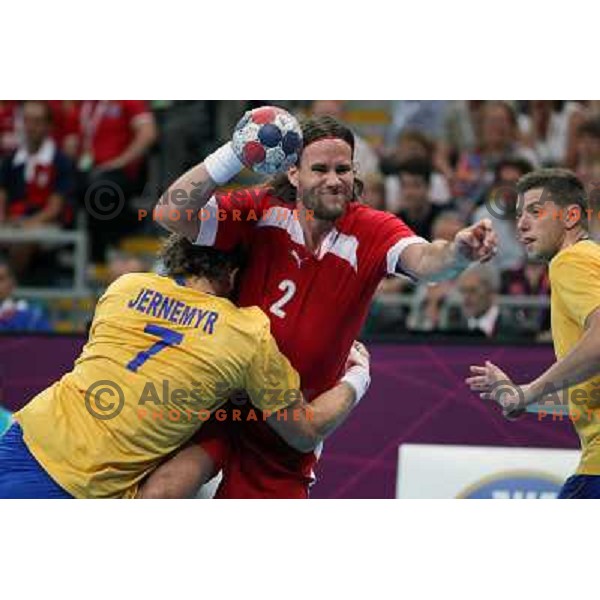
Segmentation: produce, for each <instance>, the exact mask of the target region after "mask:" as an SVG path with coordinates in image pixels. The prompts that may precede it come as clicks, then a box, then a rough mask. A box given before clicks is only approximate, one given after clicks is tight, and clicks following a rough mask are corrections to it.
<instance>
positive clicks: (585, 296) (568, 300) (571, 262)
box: [550, 242, 600, 328]
mask: <svg viewBox="0 0 600 600" xmlns="http://www.w3.org/2000/svg"><path fill="white" fill-rule="evenodd" d="M579 244H581V246H580V247H576V246H574V247H573V248H572V249H569V250H570V251H567V252H561V253H560V254H559V255H558V256H557V257H556V259H555V260H553V261H552V262H551V263H550V280H551V282H552V283H551V285H552V294H556V295H557V296H558V297H559V298H560V300H561V301H562V304H563V306H564V308H565V310H566V311H567V312H568V314H569V316H570V317H571V318H572V319H573V320H575V321H576V322H577V323H578V325H579V326H580V327H581V328H583V327H584V326H585V322H586V319H587V318H588V317H589V315H590V314H591V313H592V312H593V311H594V310H596V308H598V307H599V306H600V278H599V277H598V274H599V273H600V254H599V253H598V252H590V251H588V247H587V245H584V244H585V243H584V242H579Z"/></svg>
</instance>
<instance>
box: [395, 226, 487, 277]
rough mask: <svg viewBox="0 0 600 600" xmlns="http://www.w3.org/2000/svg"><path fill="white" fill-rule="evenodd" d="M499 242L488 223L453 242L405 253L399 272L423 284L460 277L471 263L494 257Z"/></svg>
mask: <svg viewBox="0 0 600 600" xmlns="http://www.w3.org/2000/svg"><path fill="white" fill-rule="evenodd" d="M497 243H498V239H497V236H496V233H495V232H494V230H493V229H492V224H491V221H490V220H489V219H483V220H481V221H479V222H478V223H475V224H474V225H471V226H470V227H466V228H465V229H462V230H461V231H459V232H458V233H457V234H456V237H455V238H454V241H452V242H446V241H443V240H436V241H434V242H431V243H430V244H413V245H411V246H408V247H407V248H405V249H404V252H402V256H401V264H399V265H398V270H399V272H407V271H408V272H409V273H411V274H412V275H414V276H415V277H416V278H418V279H420V280H423V281H444V280H446V279H453V278H454V277H456V276H457V275H459V274H460V273H461V272H462V271H463V270H464V269H465V268H466V267H468V266H469V264H471V262H473V261H479V262H486V261H488V260H490V258H492V257H493V256H494V255H495V254H496V248H497Z"/></svg>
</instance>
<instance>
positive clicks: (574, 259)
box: [549, 240, 600, 475]
mask: <svg viewBox="0 0 600 600" xmlns="http://www.w3.org/2000/svg"><path fill="white" fill-rule="evenodd" d="M549 273H550V285H551V288H552V298H551V321H552V338H553V340H554V351H555V353H556V357H557V358H558V359H559V360H560V359H561V358H563V357H564V356H565V355H566V354H568V353H569V352H570V351H571V350H572V348H573V346H575V345H576V344H577V342H579V340H580V339H581V338H582V336H583V334H584V330H585V324H586V320H587V318H588V317H589V316H590V314H591V313H592V312H593V311H595V310H596V309H597V308H598V307H600V245H598V244H597V243H596V242H593V241H591V240H584V241H581V242H577V243H576V244H573V245H572V246H569V247H567V248H565V249H564V250H561V252H559V253H558V254H557V255H556V256H555V257H554V258H553V259H552V261H551V262H550V270H549ZM568 394H569V415H570V417H571V421H572V422H573V425H574V426H575V429H576V431H577V434H578V435H579V439H580V441H581V450H582V454H581V461H580V463H579V466H578V468H577V475H600V377H594V378H592V379H589V380H588V381H586V382H584V383H581V384H579V385H576V386H574V387H573V388H571V389H569V392H568Z"/></svg>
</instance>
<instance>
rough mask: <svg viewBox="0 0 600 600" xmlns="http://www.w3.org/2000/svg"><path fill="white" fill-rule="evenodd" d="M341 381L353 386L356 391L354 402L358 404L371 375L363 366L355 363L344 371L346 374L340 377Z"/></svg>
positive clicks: (369, 383)
mask: <svg viewBox="0 0 600 600" xmlns="http://www.w3.org/2000/svg"><path fill="white" fill-rule="evenodd" d="M341 381H343V382H345V383H347V384H348V385H350V386H351V387H353V388H354V391H355V392H356V403H357V404H358V403H359V402H360V401H361V399H362V397H363V396H364V395H365V394H366V393H367V390H368V389H369V386H370V385H371V375H370V374H369V371H368V370H367V369H365V368H364V367H359V366H358V365H355V366H353V367H350V368H349V369H348V370H347V371H346V374H345V375H344V376H343V377H342V379H341Z"/></svg>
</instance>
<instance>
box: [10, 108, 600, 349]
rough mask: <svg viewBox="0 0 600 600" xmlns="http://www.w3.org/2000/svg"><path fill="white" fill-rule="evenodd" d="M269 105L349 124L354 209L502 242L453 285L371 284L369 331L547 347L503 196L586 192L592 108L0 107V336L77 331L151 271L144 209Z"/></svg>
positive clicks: (152, 236)
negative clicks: (541, 189) (520, 191)
mask: <svg viewBox="0 0 600 600" xmlns="http://www.w3.org/2000/svg"><path fill="white" fill-rule="evenodd" d="M267 102H269V103H277V104H279V105H283V106H285V107H287V108H288V109H289V110H291V111H293V112H295V113H296V114H298V115H299V116H305V115H308V114H317V115H324V114H328V115H332V116H335V117H336V118H338V119H340V120H342V121H344V122H346V123H347V124H348V125H349V126H350V127H351V128H352V129H353V130H354V131H355V133H356V135H357V144H356V156H355V159H356V164H357V172H358V175H359V177H360V178H361V180H362V181H363V183H364V192H363V196H362V198H361V201H362V202H365V203H367V204H369V205H371V206H373V207H375V208H377V209H379V210H386V211H390V212H392V213H394V214H396V215H398V216H399V217H401V218H402V219H403V220H404V221H405V222H406V223H407V224H408V225H409V226H410V227H411V228H413V230H414V231H415V232H416V233H417V234H418V235H421V236H423V237H425V238H428V239H447V240H450V239H452V238H453V237H454V235H455V234H456V232H457V231H458V230H460V229H461V228H463V227H465V226H466V225H468V224H470V223H472V222H475V221H477V220H479V219H481V218H490V219H492V221H493V224H494V227H495V228H496V230H497V232H498V235H499V239H500V244H499V252H498V255H497V256H496V258H495V259H494V260H493V261H492V262H491V263H488V264H486V265H478V266H475V267H472V268H471V269H469V270H468V271H466V272H465V273H463V275H462V276H461V277H459V278H458V280H457V281H455V282H445V283H441V284H437V285H426V284H416V285H415V284H414V283H413V282H411V281H410V280H408V279H404V278H393V279H386V280H385V281H384V282H382V284H381V286H380V289H379V291H378V294H377V297H376V299H375V301H374V302H373V305H372V309H371V313H370V315H369V319H368V322H367V325H366V333H367V334H370V335H378V334H393V335H397V334H402V333H403V332H407V331H409V332H419V331H420V332H428V333H431V332H441V333H445V334H452V335H456V334H460V335H468V336H480V337H485V338H500V337H511V338H514V337H526V338H528V339H540V338H541V339H544V337H545V333H544V332H546V331H547V329H548V328H549V322H548V304H549V303H548V297H549V285H548V278H547V269H546V266H545V265H543V264H538V263H535V262H531V261H528V260H527V259H526V257H525V255H524V253H523V251H522V249H521V247H520V245H519V244H518V242H517V237H516V228H515V220H514V212H515V205H516V195H515V193H514V184H515V183H516V181H517V180H518V179H519V177H521V176H522V175H524V174H525V173H527V172H529V171H530V170H532V169H534V168H537V167H540V166H565V167H568V168H570V169H572V170H574V171H575V172H576V173H577V174H578V175H579V176H580V177H581V178H582V179H583V181H584V182H585V183H586V185H587V186H588V191H589V192H592V191H593V190H594V187H595V185H596V183H597V182H600V101H562V100H561V101H553V100H539V101H537V100H536V101H419V100H414V101H380V102H377V101H348V102H344V101H337V100H327V101H325V100H319V101H313V102H280V101H256V102H245V101H153V102H147V101H136V100H111V101H0V331H3V330H11V331H14V330H30V331H47V330H49V329H51V330H55V331H80V330H82V329H83V328H84V327H85V323H86V322H87V321H89V317H90V314H91V311H92V310H93V305H94V300H95V297H96V296H97V295H98V293H100V292H101V291H102V289H104V287H105V286H106V285H107V284H108V283H110V281H112V280H113V279H114V278H116V277H118V276H119V275H120V274H122V273H126V272H131V271H136V270H145V269H150V268H152V266H153V256H154V253H155V251H156V248H157V245H158V243H159V239H160V236H161V235H162V234H161V232H160V228H159V227H157V226H156V224H155V223H153V222H152V221H151V220H150V219H142V218H140V216H139V215H140V214H141V212H143V211H140V209H146V210H147V211H148V214H150V210H149V209H150V208H151V207H152V206H153V204H154V203H155V202H156V200H157V198H158V197H159V195H160V193H161V192H162V191H163V190H164V189H165V188H166V186H167V185H168V184H169V182H171V181H172V180H173V179H175V178H176V177H177V176H178V175H180V174H181V173H183V172H184V171H185V170H187V169H188V168H189V167H190V166H192V165H193V164H195V163H196V162H198V161H199V160H201V159H202V158H203V156H205V155H206V154H207V153H208V152H209V151H210V150H212V149H213V148H214V147H215V146H216V145H217V144H219V143H222V142H223V141H224V140H226V139H227V138H228V136H229V134H230V132H231V128H232V126H233V125H234V124H235V122H236V120H237V118H239V116H240V115H241V114H242V112H243V111H244V110H246V109H247V108H251V107H253V106H257V105H260V104H264V103H267ZM248 181H252V175H251V174H248V173H245V174H243V175H242V177H241V178H240V181H239V183H240V185H243V184H244V183H246V182H248ZM592 225H594V222H593V221H592ZM592 229H594V228H592ZM69 233H70V234H74V235H69ZM592 233H594V231H592ZM77 240H83V241H82V242H81V243H79V245H77V244H78V242H77ZM82 253H84V254H83V256H84V258H85V260H84V261H81V260H79V261H78V260H77V259H78V257H79V258H80V259H81V257H82ZM82 262H83V266H84V269H85V273H84V274H83V275H81V274H80V275H79V276H78V275H77V269H78V264H79V265H81V263H82ZM17 281H18V283H19V287H18V288H16V282H17Z"/></svg>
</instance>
